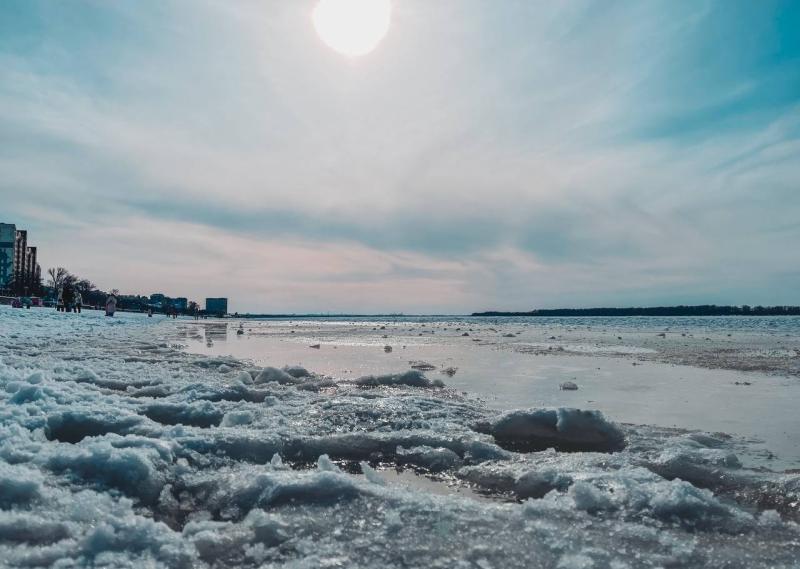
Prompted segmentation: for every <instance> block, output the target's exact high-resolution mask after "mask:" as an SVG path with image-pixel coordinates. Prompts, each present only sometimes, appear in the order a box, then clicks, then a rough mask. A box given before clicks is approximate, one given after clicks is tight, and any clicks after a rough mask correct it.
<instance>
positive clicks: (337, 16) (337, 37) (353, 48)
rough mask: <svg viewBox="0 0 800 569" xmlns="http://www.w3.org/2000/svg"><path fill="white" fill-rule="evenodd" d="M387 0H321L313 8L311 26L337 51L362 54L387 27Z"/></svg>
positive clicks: (380, 38)
mask: <svg viewBox="0 0 800 569" xmlns="http://www.w3.org/2000/svg"><path fill="white" fill-rule="evenodd" d="M391 13H392V6H391V3H390V2H389V0H320V2H319V4H317V7H316V8H314V12H313V19H314V27H315V28H316V30H317V33H318V34H319V37H320V38H321V39H322V41H324V42H325V43H326V44H327V45H328V46H330V47H331V48H333V49H335V50H336V51H338V52H339V53H342V54H344V55H349V56H358V55H365V54H367V53H369V52H371V51H372V50H373V49H375V47H376V46H377V45H378V42H380V41H381V40H382V39H383V37H384V36H385V35H386V32H387V31H388V30H389V22H390V20H391Z"/></svg>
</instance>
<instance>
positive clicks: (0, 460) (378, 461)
mask: <svg viewBox="0 0 800 569" xmlns="http://www.w3.org/2000/svg"><path fill="white" fill-rule="evenodd" d="M180 325H181V323H180V322H177V323H162V324H158V323H157V322H155V321H154V320H153V319H147V318H142V317H140V316H138V315H121V316H120V317H119V318H115V319H106V318H104V317H102V316H101V315H99V314H95V313H91V312H86V313H84V314H82V315H75V314H62V313H56V312H54V311H52V310H45V309H39V310H36V309H32V310H19V309H10V308H7V307H0V565H1V566H7V567H145V566H146V567H179V568H181V567H186V568H189V567H220V568H221V567H272V566H284V565H285V566H292V567H320V566H325V567H378V566H386V567H480V568H486V567H531V566H536V567H598V568H603V567H615V568H616V567H666V566H671V567H682V566H684V567H697V566H706V567H796V566H797V559H798V558H799V556H800V545H799V544H800V532H799V531H798V526H797V525H796V523H795V520H797V519H798V517H800V516H798V501H800V476H798V475H797V474H791V473H773V472H767V471H759V472H755V471H750V470H747V469H744V468H743V467H742V466H741V464H740V463H739V461H738V460H737V458H736V456H735V455H734V454H732V452H731V450H730V448H728V446H727V445H728V442H727V441H726V439H725V438H717V437H714V436H711V435H704V434H692V435H687V434H685V433H682V432H677V431H669V430H665V429H658V428H655V427H646V426H641V427H632V426H626V427H622V426H619V425H616V424H614V423H613V421H611V420H610V419H609V418H606V417H603V416H602V415H601V414H600V413H598V412H594V411H581V410H577V409H524V410H515V411H509V412H507V413H502V414H499V415H498V414H496V413H495V412H492V411H490V410H488V409H486V408H485V407H483V406H481V405H480V404H479V403H476V402H474V401H472V400H469V399H466V398H463V397H461V396H460V395H458V394H456V393H455V392H453V391H451V390H448V389H446V388H443V386H442V385H441V382H439V381H430V380H429V379H428V378H427V377H425V375H424V374H423V373H421V372H419V371H417V370H415V371H410V372H405V373H398V374H392V375H383V376H368V377H365V378H362V379H360V380H357V381H355V382H352V381H351V382H344V381H336V380H334V379H333V378H325V377H320V376H317V375H316V374H314V373H313V371H309V370H306V369H304V368H299V367H287V368H283V369H282V368H279V367H268V368H264V369H254V368H252V367H251V366H249V365H248V364H247V363H246V362H241V361H237V360H235V359H233V358H221V357H214V358H209V357H203V356H198V355H191V354H187V353H185V352H184V351H183V350H181V349H180V348H179V347H176V346H174V345H171V344H170V343H169V340H168V338H169V335H170V330H171V329H172V328H171V327H173V326H180ZM274 363H275V364H278V365H281V364H282V363H283V362H274ZM398 371H401V370H398ZM387 467H406V468H414V469H416V471H417V472H419V473H420V474H421V475H425V476H430V477H431V478H432V479H433V480H441V481H442V483H443V484H444V483H448V484H456V485H458V484H461V485H470V486H472V487H474V488H475V489H476V490H478V491H481V492H483V493H485V494H487V495H489V496H496V497H498V499H496V500H493V501H492V500H473V499H470V498H468V497H462V496H457V495H439V494H432V493H429V492H426V491H425V490H424V488H423V487H420V488H411V487H405V486H398V485H395V484H387V483H386V482H385V480H384V479H382V478H381V476H380V475H379V473H378V472H377V471H376V469H381V468H387ZM361 473H363V474H364V476H361V475H360V474H361Z"/></svg>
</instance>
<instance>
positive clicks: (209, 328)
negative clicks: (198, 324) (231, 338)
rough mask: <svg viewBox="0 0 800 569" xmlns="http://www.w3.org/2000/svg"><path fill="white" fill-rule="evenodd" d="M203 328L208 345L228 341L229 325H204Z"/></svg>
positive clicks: (215, 323)
mask: <svg viewBox="0 0 800 569" xmlns="http://www.w3.org/2000/svg"><path fill="white" fill-rule="evenodd" d="M202 326H203V330H204V333H205V338H206V343H214V342H225V341H226V340H227V339H228V324H227V323H224V322H223V323H219V322H214V323H208V324H205V323H204V324H202Z"/></svg>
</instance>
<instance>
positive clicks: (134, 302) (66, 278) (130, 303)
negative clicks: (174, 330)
mask: <svg viewBox="0 0 800 569" xmlns="http://www.w3.org/2000/svg"><path fill="white" fill-rule="evenodd" d="M47 275H48V286H46V287H45V289H46V290H45V292H46V294H47V295H48V296H51V297H56V296H57V295H58V291H59V290H60V289H62V288H64V287H65V286H68V285H69V286H72V287H74V288H75V290H77V291H78V292H80V293H81V298H82V299H83V304H84V305H85V306H104V305H105V302H106V298H108V295H109V294H113V295H114V296H116V297H117V308H118V309H119V310H133V311H139V312H144V311H146V310H147V309H148V308H149V307H150V298H149V297H147V296H142V295H135V294H129V295H121V294H120V292H119V289H116V288H115V289H111V291H109V292H106V291H103V290H100V289H98V288H97V286H95V284H94V283H93V282H92V281H90V280H89V279H85V278H81V277H79V276H77V275H74V274H72V273H70V272H69V271H68V270H67V269H66V268H64V267H51V268H49V269H47ZM165 309H166V307H163V308H162V310H165ZM185 312H186V313H187V314H195V313H197V312H200V305H198V304H197V303H196V302H194V301H191V302H189V303H188V305H187V308H186V311H185Z"/></svg>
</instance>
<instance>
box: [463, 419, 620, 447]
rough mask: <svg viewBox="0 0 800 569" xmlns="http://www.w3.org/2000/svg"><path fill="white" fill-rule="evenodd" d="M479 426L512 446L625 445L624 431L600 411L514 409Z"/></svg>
mask: <svg viewBox="0 0 800 569" xmlns="http://www.w3.org/2000/svg"><path fill="white" fill-rule="evenodd" d="M479 428H480V430H483V431H484V432H487V433H489V434H491V435H493V436H494V438H495V439H496V440H497V441H498V443H499V444H500V445H501V446H505V447H506V448H510V449H511V450H523V451H531V450H545V449H547V448H550V447H553V448H557V449H561V450H572V451H601V452H612V451H617V450H622V449H623V448H624V446H625V436H624V434H623V433H622V431H621V430H620V429H619V427H617V426H616V425H614V424H613V423H611V422H609V421H607V420H606V419H605V417H603V414H602V413H601V412H599V411H582V410H580V409H567V408H559V409H524V410H515V411H509V412H506V413H503V414H501V415H500V416H498V417H495V418H493V419H491V420H490V421H489V422H488V424H481V425H480V426H479Z"/></svg>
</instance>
